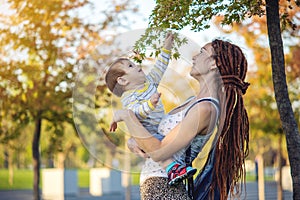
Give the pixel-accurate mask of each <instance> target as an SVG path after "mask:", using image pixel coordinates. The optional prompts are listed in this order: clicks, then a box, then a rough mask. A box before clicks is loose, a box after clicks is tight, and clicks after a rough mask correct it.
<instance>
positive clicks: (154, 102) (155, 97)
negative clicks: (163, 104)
mask: <svg viewBox="0 0 300 200" xmlns="http://www.w3.org/2000/svg"><path fill="white" fill-rule="evenodd" d="M160 96H161V93H154V94H152V96H151V98H150V102H151V103H152V105H153V106H154V107H156V105H157V103H158V101H159V98H160Z"/></svg>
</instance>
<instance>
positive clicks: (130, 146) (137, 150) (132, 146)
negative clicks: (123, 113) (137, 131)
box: [127, 138, 149, 158]
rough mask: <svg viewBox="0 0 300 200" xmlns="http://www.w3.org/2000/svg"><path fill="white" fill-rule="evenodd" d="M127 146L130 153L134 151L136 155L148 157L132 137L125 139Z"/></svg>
mask: <svg viewBox="0 0 300 200" xmlns="http://www.w3.org/2000/svg"><path fill="white" fill-rule="evenodd" d="M127 147H128V149H129V150H130V151H131V152H132V153H135V154H136V155H138V156H140V157H142V158H149V156H148V155H147V154H146V153H145V152H144V151H143V150H142V149H140V148H139V146H138V144H137V143H136V141H135V139H134V138H129V139H128V140H127Z"/></svg>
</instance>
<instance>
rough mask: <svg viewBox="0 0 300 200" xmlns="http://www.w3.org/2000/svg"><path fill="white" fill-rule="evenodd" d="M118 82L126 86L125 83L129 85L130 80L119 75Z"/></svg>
mask: <svg viewBox="0 0 300 200" xmlns="http://www.w3.org/2000/svg"><path fill="white" fill-rule="evenodd" d="M117 83H118V84H119V85H122V86H125V85H127V84H128V83H129V82H128V80H127V79H125V78H124V77H118V78H117Z"/></svg>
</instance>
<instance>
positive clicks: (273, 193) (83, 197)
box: [0, 182, 293, 200]
mask: <svg viewBox="0 0 300 200" xmlns="http://www.w3.org/2000/svg"><path fill="white" fill-rule="evenodd" d="M246 189H247V195H246V198H243V197H245V194H243V195H242V198H241V199H246V200H258V190H257V183H256V182H249V183H247V185H246ZM283 196H284V200H292V199H293V198H292V197H293V194H292V192H290V191H284V192H283ZM275 199H277V186H276V182H266V185H265V200H275ZM0 200H32V191H31V190H11V191H7V190H6V191H4V190H0ZM55 200H57V199H55ZM64 200H125V193H124V194H109V195H103V196H100V197H99V196H98V197H95V196H91V195H90V194H89V190H88V188H80V190H79V195H78V196H76V197H74V196H73V197H72V196H68V197H65V199H64ZM131 200H140V196H139V188H138V187H137V186H133V187H131Z"/></svg>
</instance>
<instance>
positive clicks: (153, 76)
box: [121, 48, 170, 139]
mask: <svg viewBox="0 0 300 200" xmlns="http://www.w3.org/2000/svg"><path fill="white" fill-rule="evenodd" d="M169 60H170V51H169V50H166V49H164V48H163V49H162V50H161V53H160V54H159V56H158V58H157V60H156V63H155V65H154V67H153V68H152V69H151V71H150V72H149V74H147V76H146V82H145V83H144V87H143V88H142V89H134V90H128V91H126V92H124V93H123V95H122V97H121V102H122V104H123V107H124V108H127V109H130V110H132V111H133V112H134V113H135V115H136V116H137V118H138V119H139V121H140V122H141V123H142V125H143V126H144V127H145V128H146V129H147V130H148V131H149V132H150V133H151V134H153V135H154V136H156V134H157V133H158V125H159V122H160V121H161V119H162V118H163V116H164V114H165V110H164V107H163V104H162V102H161V99H159V102H158V103H157V105H156V107H154V106H153V105H152V103H151V101H150V98H151V96H152V95H153V94H155V93H157V87H158V85H159V83H160V81H161V79H162V76H163V74H164V73H165V71H166V69H167V67H168V64H169ZM157 137H159V136H157ZM158 139H162V138H158Z"/></svg>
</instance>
